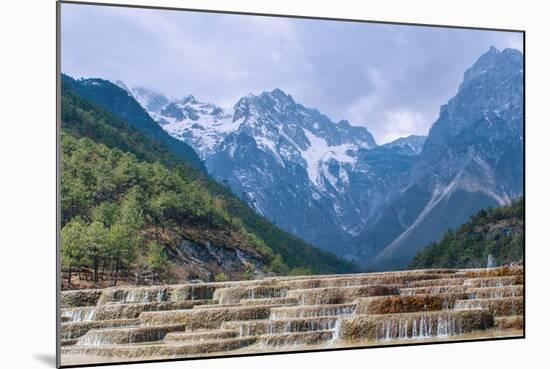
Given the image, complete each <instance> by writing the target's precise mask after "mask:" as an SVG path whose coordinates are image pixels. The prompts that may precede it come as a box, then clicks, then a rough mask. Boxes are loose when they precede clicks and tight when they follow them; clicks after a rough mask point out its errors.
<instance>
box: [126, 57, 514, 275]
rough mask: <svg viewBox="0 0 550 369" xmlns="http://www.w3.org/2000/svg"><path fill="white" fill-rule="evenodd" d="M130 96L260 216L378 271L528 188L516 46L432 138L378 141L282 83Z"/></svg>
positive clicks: (477, 77) (447, 108)
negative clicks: (209, 93)
mask: <svg viewBox="0 0 550 369" xmlns="http://www.w3.org/2000/svg"><path fill="white" fill-rule="evenodd" d="M132 94H133V95H134V96H135V98H136V99H137V100H138V101H139V102H140V104H141V105H142V106H143V107H144V108H145V109H146V110H147V111H148V112H149V114H150V115H151V116H152V117H153V118H154V119H155V120H156V121H157V122H158V123H159V124H160V125H161V127H162V128H163V129H164V130H165V131H166V132H168V133H169V134H170V135H172V136H173V137H176V138H178V139H179V140H182V141H184V142H186V143H188V144H189V145H190V146H192V147H193V148H194V149H195V151H197V153H198V154H199V155H200V157H201V158H202V159H203V160H204V163H205V166H206V168H207V170H208V172H209V173H210V174H211V175H212V176H213V177H214V178H216V179H217V180H218V181H220V182H224V183H226V184H227V185H228V186H229V187H230V188H231V189H232V190H233V192H235V193H236V194H238V195H239V196H241V197H242V198H243V199H244V200H245V201H247V202H248V203H249V205H250V206H251V207H253V208H254V209H256V211H257V212H258V213H260V214H262V215H264V216H265V217H266V218H268V219H269V220H271V221H272V222H274V223H276V224H277V225H278V226H280V227H281V228H283V229H285V230H287V231H289V232H291V233H293V234H295V235H297V236H298V237H300V238H302V239H304V240H306V241H309V242H311V243H313V244H314V245H316V246H319V247H321V248H324V249H327V250H330V251H332V252H334V253H336V254H338V255H341V256H344V257H347V258H350V259H354V260H355V261H357V262H359V263H360V264H363V265H365V266H369V267H371V268H378V269H383V268H396V267H402V266H404V265H406V264H407V263H408V261H409V260H410V258H412V256H414V254H415V253H416V252H417V251H418V249H419V248H421V247H423V246H425V245H427V244H428V243H429V242H432V241H434V240H437V239H439V237H441V235H442V234H443V232H444V231H445V230H447V229H449V228H452V227H456V226H458V225H459V224H461V223H462V222H464V221H465V220H466V219H467V218H468V217H469V216H470V215H472V214H473V213H474V212H476V211H477V210H479V209H481V208H483V207H487V206H493V205H503V204H506V203H509V202H510V201H511V200H512V199H514V198H516V197H518V196H521V195H522V194H523V182H522V178H523V154H522V150H523V126H522V123H523V57H522V54H521V53H520V52H518V51H517V50H511V49H506V50H503V51H498V50H496V49H494V48H491V49H490V50H489V51H488V52H487V53H485V54H484V55H482V56H481V57H480V58H479V60H478V61H477V62H476V63H475V64H474V65H473V66H472V67H471V68H469V69H468V70H467V71H466V72H465V73H464V80H463V82H462V84H461V85H460V87H459V89H458V92H457V94H456V96H455V97H453V98H452V99H451V100H450V101H449V102H448V103H447V104H446V105H444V106H442V107H441V112H440V116H439V118H438V120H437V121H436V122H435V123H434V124H433V126H432V128H431V129H430V132H429V135H428V136H427V137H425V136H409V137H403V138H399V139H397V140H395V141H393V142H390V143H387V144H384V145H380V146H377V145H376V143H375V140H374V138H373V137H372V135H371V134H370V132H369V131H368V129H367V128H365V127H363V126H358V125H357V126H356V125H352V124H350V123H349V122H347V121H345V120H343V121H340V122H334V121H332V120H331V119H330V118H328V117H327V116H325V115H323V114H322V113H321V112H319V111H318V110H317V109H312V108H307V107H304V106H303V105H301V104H299V103H297V102H296V101H295V100H294V99H293V97H292V96H291V95H289V94H287V93H285V92H283V91H282V90H280V89H274V90H272V91H270V92H263V93H261V94H259V95H247V96H244V97H242V98H241V99H240V100H239V101H238V102H237V103H236V104H235V106H234V107H232V108H228V109H224V108H221V107H218V106H216V105H214V104H210V103H204V102H200V101H198V100H197V99H195V98H194V97H193V96H187V97H185V98H183V99H174V98H166V97H164V96H162V95H159V94H155V93H152V92H151V91H148V90H146V89H133V90H132ZM365 119H368V117H365ZM358 123H363V122H358Z"/></svg>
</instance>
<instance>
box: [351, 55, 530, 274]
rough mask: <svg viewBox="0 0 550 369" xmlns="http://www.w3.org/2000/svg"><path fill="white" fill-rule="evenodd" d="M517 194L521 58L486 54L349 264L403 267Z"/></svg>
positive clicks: (443, 113)
mask: <svg viewBox="0 0 550 369" xmlns="http://www.w3.org/2000/svg"><path fill="white" fill-rule="evenodd" d="M522 193H523V56H522V54H521V53H520V52H518V51H516V50H511V49H506V50H504V51H502V52H500V51H498V50H496V49H494V48H491V49H490V50H489V51H488V52H487V53H485V54H484V55H483V56H481V57H480V58H479V60H478V61H477V62H476V63H475V64H474V65H473V66H472V67H471V68H470V69H468V70H467V71H466V72H465V73H464V81H463V82H462V84H461V86H460V88H459V90H458V92H457V94H456V96H455V97H453V98H452V99H451V100H450V101H449V102H448V103H447V104H446V105H444V106H442V107H441V112H440V116H439V118H438V120H437V121H436V122H435V123H434V124H433V126H432V128H431V129H430V132H429V135H428V137H427V138H426V142H425V144H424V147H423V150H422V152H421V154H420V155H419V156H418V159H417V160H415V163H414V165H413V166H412V168H411V170H410V173H409V174H408V175H407V176H406V178H405V179H404V181H403V182H402V183H400V184H399V185H398V186H397V187H396V188H394V189H393V192H392V194H391V199H390V201H388V204H387V206H386V207H385V209H384V211H383V212H381V213H380V215H379V218H378V220H377V221H374V222H372V223H371V224H369V226H368V228H367V230H366V231H365V232H364V233H363V234H362V235H360V236H359V237H358V238H357V239H356V243H355V246H354V247H355V249H356V250H357V252H358V254H357V256H356V258H358V259H363V260H369V262H368V264H370V265H371V266H373V267H374V266H376V267H383V266H386V267H395V266H400V265H403V263H404V262H406V261H407V260H408V259H409V258H410V257H411V256H412V255H413V254H414V253H415V252H416V251H417V250H418V249H419V248H421V247H423V246H425V245H427V244H428V243H429V242H431V241H434V240H437V239H439V237H440V236H441V235H442V233H443V232H444V231H445V230H446V229H448V228H454V227H456V226H458V225H459V224H462V223H463V222H465V221H466V220H467V219H468V217H469V216H470V215H472V214H473V213H475V212H477V211H478V210H479V209H481V208H484V207H489V206H495V205H505V204H508V203H510V201H511V200H512V199H514V198H517V197H519V196H521V195H522Z"/></svg>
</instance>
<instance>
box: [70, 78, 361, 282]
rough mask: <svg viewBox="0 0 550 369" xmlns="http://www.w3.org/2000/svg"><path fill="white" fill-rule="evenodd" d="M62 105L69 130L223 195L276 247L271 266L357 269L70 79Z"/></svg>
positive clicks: (248, 226) (232, 212)
mask: <svg viewBox="0 0 550 369" xmlns="http://www.w3.org/2000/svg"><path fill="white" fill-rule="evenodd" d="M61 108H62V109H61V110H62V111H61V113H62V130H63V132H65V133H67V134H70V135H71V136H73V137H77V138H81V137H87V138H90V139H92V140H93V141H95V142H97V143H101V144H105V145H106V146H108V147H109V148H111V149H119V150H122V151H124V152H129V153H132V154H133V155H135V157H136V158H137V159H138V160H140V161H143V162H148V163H154V162H159V163H161V164H162V165H164V166H165V167H166V168H168V169H169V170H170V171H171V172H172V173H178V175H180V176H182V178H185V179H186V180H188V181H193V182H194V183H196V184H197V185H198V186H199V188H200V191H201V192H204V193H205V196H210V197H211V198H214V199H217V201H218V202H219V203H222V204H223V211H225V212H226V213H227V214H228V215H229V216H230V219H231V223H236V224H241V225H242V227H243V229H245V230H246V232H248V233H250V234H252V235H253V238H257V239H258V240H259V242H261V243H263V244H265V245H266V246H267V248H269V249H271V250H272V256H268V258H267V259H266V260H267V264H266V266H268V265H269V263H271V266H273V263H275V265H276V266H277V268H278V272H279V273H287V272H289V268H290V269H300V268H301V270H304V269H308V270H310V271H311V272H314V273H344V272H352V271H355V270H357V269H356V267H355V266H354V265H353V264H351V263H349V262H345V261H343V260H341V259H339V258H337V257H335V256H333V255H331V254H329V253H327V252H324V251H321V250H318V249H316V248H314V247H312V246H310V245H308V244H306V243H305V242H303V241H301V240H300V239H298V238H296V237H294V236H292V235H290V234H288V233H286V232H284V231H282V230H280V229H279V228H277V227H276V226H274V225H273V224H271V223H270V222H269V221H267V220H266V219H264V218H262V217H261V216H259V215H258V214H256V213H255V212H254V211H253V210H252V209H250V208H248V207H247V206H246V205H245V204H244V203H243V202H242V201H241V200H239V199H238V198H236V197H235V196H234V195H233V194H232V193H231V191H230V190H229V189H228V188H227V187H225V186H223V185H220V184H218V183H216V182H214V181H212V180H211V179H209V178H208V176H207V175H205V174H204V173H203V172H202V171H200V170H198V169H196V168H195V167H194V166H192V165H190V164H189V163H188V162H187V161H186V160H184V159H182V158H181V157H178V156H176V155H174V153H173V151H172V150H171V149H170V148H169V147H168V146H167V145H166V144H164V143H162V142H159V141H157V140H154V139H152V138H150V137H149V136H147V135H145V134H143V133H142V132H141V131H140V130H138V129H137V128H134V127H132V126H130V125H129V124H127V123H126V122H125V121H123V120H121V119H120V118H119V116H117V115H115V114H112V113H109V112H107V111H105V110H104V109H103V108H101V107H100V106H98V105H97V104H95V103H93V102H90V101H88V100H86V99H83V98H82V97H81V96H79V95H78V93H77V92H75V90H74V89H73V85H72V84H70V83H66V82H65V81H63V82H62V102H61ZM207 233H208V232H205V234H207ZM198 237H203V238H202V240H203V241H204V240H206V239H207V238H204V237H206V236H205V235H202V236H201V235H200V232H199V233H198ZM217 246H223V245H217ZM228 246H231V245H228ZM277 255H280V257H278V256H277Z"/></svg>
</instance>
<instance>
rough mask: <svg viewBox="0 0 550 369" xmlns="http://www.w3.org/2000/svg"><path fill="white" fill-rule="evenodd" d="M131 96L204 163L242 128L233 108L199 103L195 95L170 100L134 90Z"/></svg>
mask: <svg viewBox="0 0 550 369" xmlns="http://www.w3.org/2000/svg"><path fill="white" fill-rule="evenodd" d="M132 94H133V95H134V97H135V98H136V100H137V101H138V102H139V103H140V104H141V105H142V106H143V107H144V108H145V109H147V111H148V112H149V114H150V115H151V117H152V118H153V119H154V120H156V121H157V122H158V123H159V124H160V125H161V126H162V128H163V129H164V130H165V131H166V132H167V133H169V134H170V135H171V136H173V137H175V138H177V139H179V140H181V141H185V142H186V143H188V144H189V145H191V146H192V147H193V148H194V149H195V151H196V152H197V153H198V154H199V156H200V157H201V159H203V160H205V159H206V158H207V157H209V156H210V155H212V154H213V153H214V151H215V149H216V147H217V146H218V145H219V144H220V143H221V142H222V141H223V139H224V138H225V137H226V136H227V134H229V133H231V132H233V131H235V130H236V129H237V128H238V127H239V122H236V121H233V110H232V109H228V110H224V109H222V108H220V107H218V106H216V105H214V104H210V103H204V102H201V101H198V100H197V99H195V97H194V96H193V95H189V96H186V97H184V98H182V99H175V98H171V99H169V98H167V97H165V96H164V95H162V94H159V93H155V92H153V91H150V90H148V89H145V88H134V89H133V90H132Z"/></svg>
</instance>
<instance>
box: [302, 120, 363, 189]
mask: <svg viewBox="0 0 550 369" xmlns="http://www.w3.org/2000/svg"><path fill="white" fill-rule="evenodd" d="M304 132H305V134H306V137H307V139H308V141H309V147H308V148H307V149H306V150H301V153H302V158H304V160H305V162H306V171H307V176H308V178H309V180H310V181H311V183H313V184H315V185H317V186H319V187H322V180H321V178H322V177H321V176H324V177H325V178H327V179H329V181H330V182H331V184H332V185H333V187H334V188H336V180H335V179H334V177H333V176H332V174H331V173H330V172H329V171H328V169H327V166H326V163H328V162H330V161H331V160H335V161H337V162H340V163H351V164H354V163H355V160H356V158H355V157H354V156H351V155H350V153H351V152H353V151H355V150H356V149H357V146H355V145H353V144H343V145H338V146H330V145H329V144H328V142H327V141H326V140H325V139H323V138H321V137H318V136H316V135H315V134H314V133H313V132H311V131H309V130H307V129H304ZM342 177H343V178H347V174H345V175H343V174H342Z"/></svg>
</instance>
